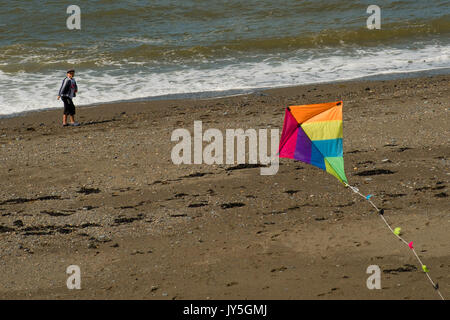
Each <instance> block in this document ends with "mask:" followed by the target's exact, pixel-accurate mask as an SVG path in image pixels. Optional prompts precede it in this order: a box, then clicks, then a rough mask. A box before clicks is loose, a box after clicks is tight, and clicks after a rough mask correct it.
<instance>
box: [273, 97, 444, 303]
mask: <svg viewBox="0 0 450 320" xmlns="http://www.w3.org/2000/svg"><path fill="white" fill-rule="evenodd" d="M278 154H279V157H280V158H290V159H295V160H299V161H303V162H306V163H309V164H312V165H313V166H316V167H319V168H321V169H322V170H325V171H326V172H328V173H330V174H332V175H333V176H335V177H336V178H338V179H339V181H341V182H342V183H343V184H344V185H345V186H346V187H349V188H350V189H351V190H352V191H353V192H354V193H356V194H358V195H359V196H361V197H363V198H364V199H365V200H366V201H368V202H369V203H370V204H371V205H372V206H373V207H374V208H375V210H377V212H378V214H379V216H380V217H381V219H382V220H383V222H384V223H385V224H386V226H387V227H388V228H389V229H390V231H391V232H392V233H393V234H394V235H395V236H396V237H397V238H398V239H399V240H401V241H402V242H403V243H404V244H405V245H407V246H408V247H409V249H410V250H411V251H412V252H413V254H414V255H415V257H416V259H417V261H418V262H419V264H420V265H421V266H422V270H423V272H424V273H425V274H426V275H427V277H428V280H430V283H431V285H432V286H433V287H434V289H435V290H436V292H437V293H438V294H439V296H440V297H441V299H442V300H444V297H443V296H442V294H441V292H440V291H439V285H438V283H434V282H433V280H432V279H431V277H430V275H429V274H428V273H429V269H428V268H427V266H426V265H424V264H423V262H422V260H421V259H420V257H419V256H418V254H417V252H416V250H415V249H414V246H413V242H412V241H411V242H408V241H406V240H405V239H404V238H403V237H402V236H401V228H400V227H397V228H395V229H393V228H392V227H391V225H390V224H389V223H388V222H387V220H386V219H385V217H384V209H379V208H378V207H377V206H376V205H375V204H374V203H373V201H372V200H371V198H372V197H373V195H371V194H369V195H363V194H362V193H361V192H359V189H358V188H356V187H354V186H351V185H349V184H348V181H347V177H346V176H345V171H344V157H343V148H342V101H337V102H330V103H321V104H308V105H301V106H290V107H287V108H286V113H285V115H284V124H283V132H282V133H281V139H280V148H279V150H278Z"/></svg>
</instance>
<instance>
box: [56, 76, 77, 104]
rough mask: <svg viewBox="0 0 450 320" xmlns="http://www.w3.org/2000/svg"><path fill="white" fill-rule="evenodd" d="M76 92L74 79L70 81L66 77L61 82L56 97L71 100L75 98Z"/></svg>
mask: <svg viewBox="0 0 450 320" xmlns="http://www.w3.org/2000/svg"><path fill="white" fill-rule="evenodd" d="M77 90H78V86H77V82H76V81H75V79H74V78H72V79H70V78H69V77H66V78H65V79H64V80H63V82H62V85H61V88H60V89H59V93H58V95H59V96H61V97H69V98H71V99H72V98H74V97H76V91H77Z"/></svg>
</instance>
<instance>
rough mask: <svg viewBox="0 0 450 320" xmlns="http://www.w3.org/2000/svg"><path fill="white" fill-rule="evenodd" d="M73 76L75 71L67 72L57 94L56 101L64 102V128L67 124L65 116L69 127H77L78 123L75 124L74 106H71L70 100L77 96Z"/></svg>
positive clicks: (76, 87)
mask: <svg viewBox="0 0 450 320" xmlns="http://www.w3.org/2000/svg"><path fill="white" fill-rule="evenodd" d="M74 75H75V70H73V69H70V70H68V71H67V77H66V78H65V79H64V80H63V82H62V85H61V88H60V89H59V93H58V100H59V99H60V98H61V100H62V101H63V102H64V115H63V126H64V127H66V126H68V125H69V124H68V123H67V116H69V117H70V125H72V126H79V125H80V124H79V123H78V122H75V105H74V104H73V101H72V99H73V98H75V97H76V96H77V92H78V86H77V82H76V81H75V79H74V78H73V76H74Z"/></svg>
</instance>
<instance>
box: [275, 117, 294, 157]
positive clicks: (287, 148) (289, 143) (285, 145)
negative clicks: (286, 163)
mask: <svg viewBox="0 0 450 320" xmlns="http://www.w3.org/2000/svg"><path fill="white" fill-rule="evenodd" d="M297 129H298V123H297V121H296V120H295V118H294V117H293V116H292V114H291V112H290V111H289V110H288V109H286V112H285V114H284V124H283V132H282V133H281V139H280V147H279V150H278V152H279V153H280V157H283V158H291V159H292V158H293V157H294V152H295V145H296V143H297Z"/></svg>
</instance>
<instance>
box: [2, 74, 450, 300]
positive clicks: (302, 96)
mask: <svg viewBox="0 0 450 320" xmlns="http://www.w3.org/2000/svg"><path fill="white" fill-rule="evenodd" d="M449 87H450V75H448V74H447V75H440V76H432V77H422V78H411V79H399V80H381V81H348V82H338V83H332V84H311V85H302V86H296V87H288V88H281V89H270V90H266V91H264V92H262V93H255V94H248V95H239V96H234V97H224V98H218V99H210V100H195V99H185V100H183V99H181V100H161V101H147V102H133V103H130V102H123V103H111V104H106V105H100V106H95V107H79V108H78V109H77V118H76V120H77V121H79V122H81V123H82V124H83V125H82V126H80V127H65V128H63V127H62V126H61V116H62V111H61V109H54V110H47V111H41V112H35V113H33V114H28V115H25V116H21V117H12V118H6V119H5V118H3V119H0V163H1V166H0V247H1V248H2V250H1V252H0V255H1V259H0V268H1V269H2V273H1V274H0V282H1V283H2V287H1V288H0V296H2V297H3V298H4V299H111V298H117V299H437V298H438V297H437V295H436V293H435V291H434V289H433V288H432V287H431V286H430V284H429V283H428V281H427V279H426V276H425V275H424V274H423V272H421V269H420V266H418V265H417V264H416V261H415V258H414V256H412V255H411V253H410V252H409V251H407V250H405V248H404V246H403V245H402V244H401V243H399V242H398V239H396V238H395V237H394V236H393V235H392V234H391V233H390V231H389V230H388V229H387V228H386V226H385V225H383V222H382V221H381V220H380V219H379V217H378V216H376V215H375V214H374V212H373V211H371V208H370V207H369V206H367V203H366V202H365V201H363V200H361V199H360V197H357V196H355V195H353V194H352V192H351V191H350V190H348V189H346V188H344V187H343V186H342V185H341V184H340V183H339V182H338V181H337V180H336V179H335V178H334V177H333V176H332V175H330V174H327V173H326V172H324V171H322V170H320V169H318V168H315V167H313V166H310V165H307V164H304V163H302V162H298V161H293V160H290V159H282V160H281V161H280V167H279V171H278V173H277V174H276V175H273V176H261V175H260V169H259V168H253V167H245V166H244V167H239V166H233V165H207V164H199V165H174V164H173V163H172V161H171V151H172V148H173V146H174V145H175V144H176V143H175V142H171V134H172V132H173V130H174V129H176V128H187V129H188V130H189V131H191V132H192V130H193V123H194V121H196V120H201V121H202V122H203V128H204V129H207V128H216V129H218V130H220V131H222V132H224V130H226V129H228V128H234V129H236V128H244V129H248V128H255V129H260V128H279V129H281V127H282V124H283V116H284V109H285V107H287V106H288V105H294V104H310V103H320V102H331V101H339V100H342V101H343V102H344V109H343V110H344V111H343V121H344V138H343V139H344V140H343V141H344V165H345V171H346V174H347V178H348V179H349V183H350V184H352V185H355V186H357V187H358V188H360V189H361V192H362V193H364V194H367V193H370V194H373V195H374V197H373V198H372V199H373V201H374V202H375V203H376V204H377V206H379V207H382V208H383V209H384V210H385V217H386V219H387V220H388V221H389V222H390V224H392V225H393V226H395V227H397V226H400V227H401V228H402V232H403V233H404V236H405V239H408V240H410V241H414V245H415V248H416V249H417V252H418V254H419V255H420V257H421V259H422V260H423V262H424V263H425V264H426V265H427V266H428V268H429V269H430V276H431V277H432V278H433V280H436V281H437V282H438V283H439V285H440V290H441V292H442V294H443V295H444V297H446V298H448V297H449V296H450V255H449V253H450V241H448V239H449V235H448V218H449V216H448V195H449V193H450V191H449V187H448V186H449V185H450V172H449V170H448V161H449V160H448V155H449V154H450V148H449V145H448V112H449V108H450V103H449V101H450V91H449V90H448V88H449ZM374 264H375V265H378V266H379V267H380V269H381V270H382V274H381V277H382V278H381V279H382V280H381V281H382V283H381V285H382V289H381V290H368V289H367V287H366V280H367V278H368V277H369V275H368V274H367V273H366V270H367V267H368V266H369V265H374ZM18 265H20V266H21V267H20V268H17V266H18ZM69 265H78V266H80V268H81V273H82V290H68V289H67V287H66V280H67V275H66V274H65V271H66V268H67V267H68V266H69Z"/></svg>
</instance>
